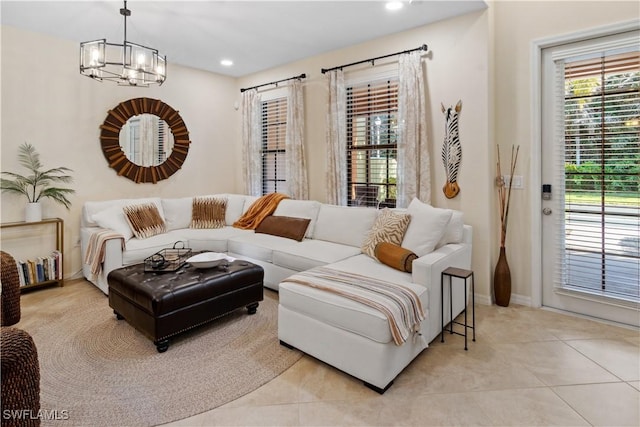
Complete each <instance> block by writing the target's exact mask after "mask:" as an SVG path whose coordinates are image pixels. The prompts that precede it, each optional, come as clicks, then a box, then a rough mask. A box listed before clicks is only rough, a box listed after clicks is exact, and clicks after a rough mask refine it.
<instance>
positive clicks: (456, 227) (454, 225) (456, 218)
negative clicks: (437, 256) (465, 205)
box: [436, 211, 464, 249]
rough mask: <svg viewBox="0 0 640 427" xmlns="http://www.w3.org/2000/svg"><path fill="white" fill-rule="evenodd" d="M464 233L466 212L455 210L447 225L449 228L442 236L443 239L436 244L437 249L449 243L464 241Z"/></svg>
mask: <svg viewBox="0 0 640 427" xmlns="http://www.w3.org/2000/svg"><path fill="white" fill-rule="evenodd" d="M463 235H464V214H463V213H462V212H460V211H453V214H452V215H451V221H449V224H448V225H447V229H446V230H445V232H444V235H443V236H442V239H440V241H439V242H438V244H437V245H436V249H438V248H440V247H442V246H444V245H448V244H449V243H460V242H462V236H463Z"/></svg>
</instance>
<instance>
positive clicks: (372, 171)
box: [346, 78, 398, 207]
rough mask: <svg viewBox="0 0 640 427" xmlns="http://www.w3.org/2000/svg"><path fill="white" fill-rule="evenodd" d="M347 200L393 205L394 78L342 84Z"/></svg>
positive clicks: (395, 86) (394, 153)
mask: <svg viewBox="0 0 640 427" xmlns="http://www.w3.org/2000/svg"><path fill="white" fill-rule="evenodd" d="M346 93H347V194H348V196H347V203H348V205H350V206H376V207H377V206H381V207H382V206H384V207H395V205H396V179H397V143H398V140H397V131H398V118H397V117H398V79H397V78H387V79H384V80H377V81H373V82H366V83H360V84H354V85H348V84H347V87H346Z"/></svg>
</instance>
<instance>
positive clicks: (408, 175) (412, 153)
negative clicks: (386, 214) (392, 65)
mask: <svg viewBox="0 0 640 427" xmlns="http://www.w3.org/2000/svg"><path fill="white" fill-rule="evenodd" d="M421 55H422V53H421V52H411V53H408V54H403V55H400V58H399V61H398V66H399V70H398V71H399V75H398V123H399V127H398V130H399V137H398V181H397V183H398V187H397V188H398V190H397V199H396V206H397V207H399V208H404V207H407V206H408V205H409V202H410V201H411V200H413V198H414V197H417V198H418V199H420V200H421V201H423V202H425V203H431V167H430V160H429V147H428V144H427V125H426V118H427V113H426V107H425V106H426V101H425V91H424V88H425V84H424V75H423V72H422V57H421Z"/></svg>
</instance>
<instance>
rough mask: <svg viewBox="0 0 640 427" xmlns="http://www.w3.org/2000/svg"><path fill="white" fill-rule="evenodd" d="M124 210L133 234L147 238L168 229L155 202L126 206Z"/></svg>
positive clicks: (139, 237)
mask: <svg viewBox="0 0 640 427" xmlns="http://www.w3.org/2000/svg"><path fill="white" fill-rule="evenodd" d="M123 211H124V216H125V218H127V222H128V223H129V226H130V227H131V231H133V235H134V236H136V237H137V238H138V239H146V238H147V237H151V236H155V235H156V234H162V233H164V232H166V231H167V226H166V225H165V223H164V220H163V219H162V216H161V215H160V212H159V211H158V207H157V206H156V205H155V204H154V203H145V204H142V205H131V206H125V207H124V208H123Z"/></svg>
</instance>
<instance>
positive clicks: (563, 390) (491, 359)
mask: <svg viewBox="0 0 640 427" xmlns="http://www.w3.org/2000/svg"><path fill="white" fill-rule="evenodd" d="M83 285H84V283H83V284H81V285H80V286H83ZM72 286H77V285H75V284H74V285H72ZM65 287H66V286H65ZM44 293H46V290H41V291H38V294H39V295H38V296H35V295H34V296H30V297H29V298H25V299H24V300H25V301H28V302H27V305H28V307H26V309H27V311H28V312H34V313H35V312H37V311H38V310H40V309H43V308H44V307H45V304H44V303H45V302H46V301H47V300H46V298H45V295H44ZM34 294H35V293H34ZM27 295H30V294H27ZM23 298H24V297H23ZM50 302H51V301H49V303H50ZM476 309H477V314H476V327H477V329H476V330H477V340H476V342H471V340H469V350H468V351H465V350H464V342H463V341H464V338H463V337H460V336H457V335H452V336H449V335H447V336H445V339H446V342H445V343H440V340H439V339H436V340H435V341H434V342H433V343H431V346H430V347H429V348H428V349H426V350H425V351H423V352H422V354H420V355H419V356H418V357H417V358H416V359H415V360H414V361H413V362H412V363H411V364H410V365H409V366H408V367H407V368H406V369H405V370H404V371H403V372H402V373H401V374H400V375H399V376H398V377H397V378H396V380H395V383H394V385H393V386H392V387H391V388H390V389H389V390H388V391H387V392H386V393H385V394H384V395H379V394H377V393H375V392H373V391H371V390H369V389H367V388H365V387H364V386H363V385H362V384H361V382H359V381H358V380H356V379H354V378H352V377H350V376H348V375H345V374H343V373H341V372H340V371H337V370H336V369H334V368H332V367H330V366H327V365H325V364H324V363H322V362H320V361H318V360H315V359H313V358H311V357H308V356H304V357H303V358H302V359H301V360H300V361H299V362H297V363H296V364H295V365H293V366H292V367H291V368H290V369H288V370H287V371H285V372H284V373H283V374H282V375H280V376H279V377H277V378H275V379H274V380H272V381H271V382H269V383H267V384H265V385H264V386H262V387H261V388H259V389H257V390H255V391H253V392H252V393H249V394H247V395H246V396H244V397H242V398H240V399H238V400H236V401H233V402H230V403H228V404H226V405H224V406H221V407H219V408H216V409H214V410H211V411H209V412H205V413H202V414H199V415H196V416H194V417H190V418H187V419H184V420H180V421H177V422H174V423H170V424H166V426H352V425H353V426H391V425H393V426H450V425H499V426H506V425H524V426H538V425H553V426H581V425H594V426H640V332H639V331H638V330H631V329H627V328H622V327H616V326H612V325H609V324H604V323H600V322H595V321H591V320H586V319H583V318H579V317H574V316H568V315H564V314H559V313H556V312H552V311H547V310H540V309H533V308H529V307H524V306H518V305H513V306H510V307H507V308H504V307H497V306H483V305H478V306H477V307H476Z"/></svg>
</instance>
